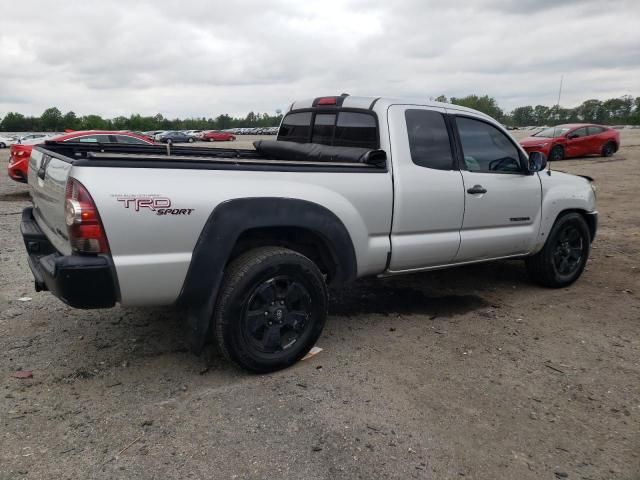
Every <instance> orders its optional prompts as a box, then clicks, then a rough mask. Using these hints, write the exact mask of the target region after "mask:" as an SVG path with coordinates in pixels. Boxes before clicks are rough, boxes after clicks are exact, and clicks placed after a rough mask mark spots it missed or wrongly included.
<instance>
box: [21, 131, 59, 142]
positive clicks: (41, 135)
mask: <svg viewBox="0 0 640 480" xmlns="http://www.w3.org/2000/svg"><path fill="white" fill-rule="evenodd" d="M51 136H52V135H50V134H48V133H28V134H26V135H23V136H21V137H20V138H19V139H18V142H19V143H22V142H26V141H28V140H35V139H38V138H48V137H51Z"/></svg>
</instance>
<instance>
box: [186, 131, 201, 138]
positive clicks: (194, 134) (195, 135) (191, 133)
mask: <svg viewBox="0 0 640 480" xmlns="http://www.w3.org/2000/svg"><path fill="white" fill-rule="evenodd" d="M183 133H186V134H187V135H189V136H191V137H193V138H195V139H196V140H202V135H203V134H204V130H183Z"/></svg>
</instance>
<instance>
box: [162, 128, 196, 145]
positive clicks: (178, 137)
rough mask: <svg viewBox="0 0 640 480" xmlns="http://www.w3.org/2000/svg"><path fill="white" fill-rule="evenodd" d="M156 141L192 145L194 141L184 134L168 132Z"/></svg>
mask: <svg viewBox="0 0 640 480" xmlns="http://www.w3.org/2000/svg"><path fill="white" fill-rule="evenodd" d="M158 141H159V142H162V143H193V142H195V141H196V139H195V138H194V137H192V136H191V135H187V134H186V133H184V132H177V131H170V132H165V133H163V134H161V135H160V137H159V138H158Z"/></svg>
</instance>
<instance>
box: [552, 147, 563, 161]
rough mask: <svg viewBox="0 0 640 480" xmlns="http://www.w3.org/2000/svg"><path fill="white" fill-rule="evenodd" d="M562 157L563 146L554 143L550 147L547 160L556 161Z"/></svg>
mask: <svg viewBox="0 0 640 480" xmlns="http://www.w3.org/2000/svg"><path fill="white" fill-rule="evenodd" d="M562 159H564V148H562V147H561V146H560V145H556V146H555V147H553V148H552V149H551V152H550V153H549V160H551V161H556V162H557V161H558V160H562Z"/></svg>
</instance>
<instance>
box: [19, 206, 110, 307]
mask: <svg viewBox="0 0 640 480" xmlns="http://www.w3.org/2000/svg"><path fill="white" fill-rule="evenodd" d="M20 232H21V233H22V239H23V240H24V245H25V247H26V249H27V253H28V255H29V268H31V272H32V273H33V278H34V280H35V288H36V291H37V292H39V291H42V290H48V291H50V292H51V293H53V294H54V295H55V296H56V297H58V298H59V299H60V300H62V301H63V302H64V303H66V304H67V305H70V306H72V307H75V308H108V307H113V306H114V305H115V303H116V298H117V296H116V286H115V281H114V280H115V278H114V276H113V269H112V266H111V262H110V260H109V259H108V258H106V257H96V256H88V255H87V256H85V255H62V254H60V253H59V252H57V251H56V249H55V248H54V247H53V245H51V242H49V240H48V239H47V237H46V236H45V235H44V233H42V230H41V229H40V227H39V226H38V224H37V223H36V221H35V219H34V218H33V209H32V208H31V207H28V208H25V209H24V210H23V211H22V221H21V223H20Z"/></svg>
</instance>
